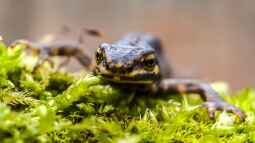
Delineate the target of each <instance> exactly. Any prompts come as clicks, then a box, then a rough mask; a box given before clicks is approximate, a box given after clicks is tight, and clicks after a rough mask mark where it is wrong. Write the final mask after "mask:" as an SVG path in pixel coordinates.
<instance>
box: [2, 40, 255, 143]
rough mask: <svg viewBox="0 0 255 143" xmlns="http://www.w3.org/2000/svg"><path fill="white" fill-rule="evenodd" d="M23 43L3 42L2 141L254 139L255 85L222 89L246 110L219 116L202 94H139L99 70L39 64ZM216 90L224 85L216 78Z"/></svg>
mask: <svg viewBox="0 0 255 143" xmlns="http://www.w3.org/2000/svg"><path fill="white" fill-rule="evenodd" d="M28 58H31V57H28V56H26V55H25V52H24V50H23V49H22V46H17V47H15V48H14V49H10V48H6V46H5V45H4V44H3V43H0V67H1V68H0V142H1V143H2V142H3V143H8V142H9V143H13V142H19V143H22V142H33V143H34V142H61V143H66V142H106V143H107V142H119V143H129V142H130V143H135V142H146V143H154V142H155V143H157V142H160V143H163V142H173V143H181V142H185V143H186V142H231V143H232V142H238V143H240V142H255V104H254V102H255V90H253V89H243V90H241V91H240V92H238V93H236V94H235V96H234V97H233V96H228V95H224V93H223V94H222V96H223V97H224V98H225V99H226V100H227V101H229V102H230V103H233V104H235V105H236V106H238V107H240V108H241V109H242V110H243V111H245V113H246V115H247V118H246V121H245V122H243V123H241V122H239V121H238V119H237V118H236V117H235V116H234V115H233V114H228V113H225V112H223V113H218V114H217V118H216V119H215V120H211V119H209V118H208V115H207V112H206V110H205V109H201V108H199V103H201V100H200V99H199V98H196V97H197V96H195V97H194V96H181V95H162V96H160V97H159V96H158V97H148V96H149V95H138V96H135V94H134V92H131V91H130V92H127V91H123V90H121V89H119V88H118V87H114V86H111V85H110V84H109V83H107V82H106V81H105V80H103V79H102V78H100V77H97V76H93V75H89V74H80V75H74V74H71V73H64V72H59V71H56V70H54V69H53V68H51V67H50V66H48V65H47V64H44V65H42V66H41V67H40V68H38V69H37V70H35V69H33V65H34V63H33V62H28V61H31V60H27V59H28ZM215 88H216V90H219V91H225V89H222V88H224V86H221V85H216V87H215Z"/></svg>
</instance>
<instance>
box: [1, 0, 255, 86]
mask: <svg viewBox="0 0 255 143" xmlns="http://www.w3.org/2000/svg"><path fill="white" fill-rule="evenodd" d="M0 3H1V5H0V34H2V35H3V36H4V38H5V39H6V41H7V42H10V41H13V40H15V39H18V38H29V39H32V40H35V39H38V38H39V37H40V36H41V35H43V34H47V33H52V32H56V31H59V29H60V28H61V27H62V26H63V25H67V26H70V27H72V28H74V29H75V28H76V29H78V28H80V27H83V26H85V27H89V28H96V29H100V30H102V31H104V32H105V33H106V34H107V41H108V42H111V41H114V40H117V39H118V38H120V37H121V36H123V35H124V34H125V33H127V32H130V31H144V32H151V33H153V34H156V35H158V36H159V37H160V38H161V39H162V41H163V44H164V48H165V51H166V54H167V57H168V60H169V61H171V64H172V67H173V68H174V71H175V73H177V75H178V76H180V77H194V78H201V79H204V80H209V81H219V80H223V81H226V82H229V83H230V85H231V87H232V88H233V89H239V88H241V87H247V86H248V87H249V86H253V85H254V84H255V77H254V76H253V73H255V67H254V61H255V56H254V53H255V48H254V44H255V39H254V38H255V28H254V25H255V9H254V5H255V1H253V0H245V1H240V0H210V1H209V0H128V1H127V0H126V1H124V0H93V1H92V0H90V1H88V0H75V1H70V0H54V1H52V0H23V1H21V0H0ZM102 41H104V40H93V39H92V40H90V38H88V39H87V40H86V45H87V47H86V48H87V50H86V51H88V52H91V51H93V49H94V48H95V47H96V46H97V45H98V44H99V43H100V42H102Z"/></svg>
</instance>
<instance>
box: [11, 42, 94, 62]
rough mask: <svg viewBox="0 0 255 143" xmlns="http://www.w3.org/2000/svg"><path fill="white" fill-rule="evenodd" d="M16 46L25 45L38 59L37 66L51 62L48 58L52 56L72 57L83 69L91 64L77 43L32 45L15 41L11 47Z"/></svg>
mask: <svg viewBox="0 0 255 143" xmlns="http://www.w3.org/2000/svg"><path fill="white" fill-rule="evenodd" d="M17 44H23V45H25V46H26V48H27V49H29V50H30V51H31V52H32V54H35V55H37V56H39V57H40V62H39V63H38V65H37V66H39V65H40V64H41V63H42V62H44V61H49V62H51V60H50V57H53V56H63V57H67V58H68V59H69V58H71V57H74V58H75V59H77V60H78V61H79V63H80V64H81V65H82V66H83V67H89V66H90V64H91V58H90V57H89V56H88V55H86V54H85V53H84V52H83V51H82V50H81V49H82V45H81V44H80V43H79V42H74V41H53V42H50V43H33V42H30V41H27V40H17V41H15V42H14V43H13V44H12V46H15V45H17Z"/></svg>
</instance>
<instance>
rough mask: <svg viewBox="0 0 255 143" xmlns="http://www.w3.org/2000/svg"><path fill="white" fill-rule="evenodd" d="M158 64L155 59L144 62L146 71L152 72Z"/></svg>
mask: <svg viewBox="0 0 255 143" xmlns="http://www.w3.org/2000/svg"><path fill="white" fill-rule="evenodd" d="M155 64H156V60H155V59H148V60H144V67H145V69H146V70H152V69H153V68H154V66H155Z"/></svg>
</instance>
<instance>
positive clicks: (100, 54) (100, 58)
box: [96, 48, 104, 64]
mask: <svg viewBox="0 0 255 143" xmlns="http://www.w3.org/2000/svg"><path fill="white" fill-rule="evenodd" d="M103 59H104V54H103V51H102V50H101V49H100V48H98V49H97V51H96V63H97V64H100V63H101V62H102V61H103Z"/></svg>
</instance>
